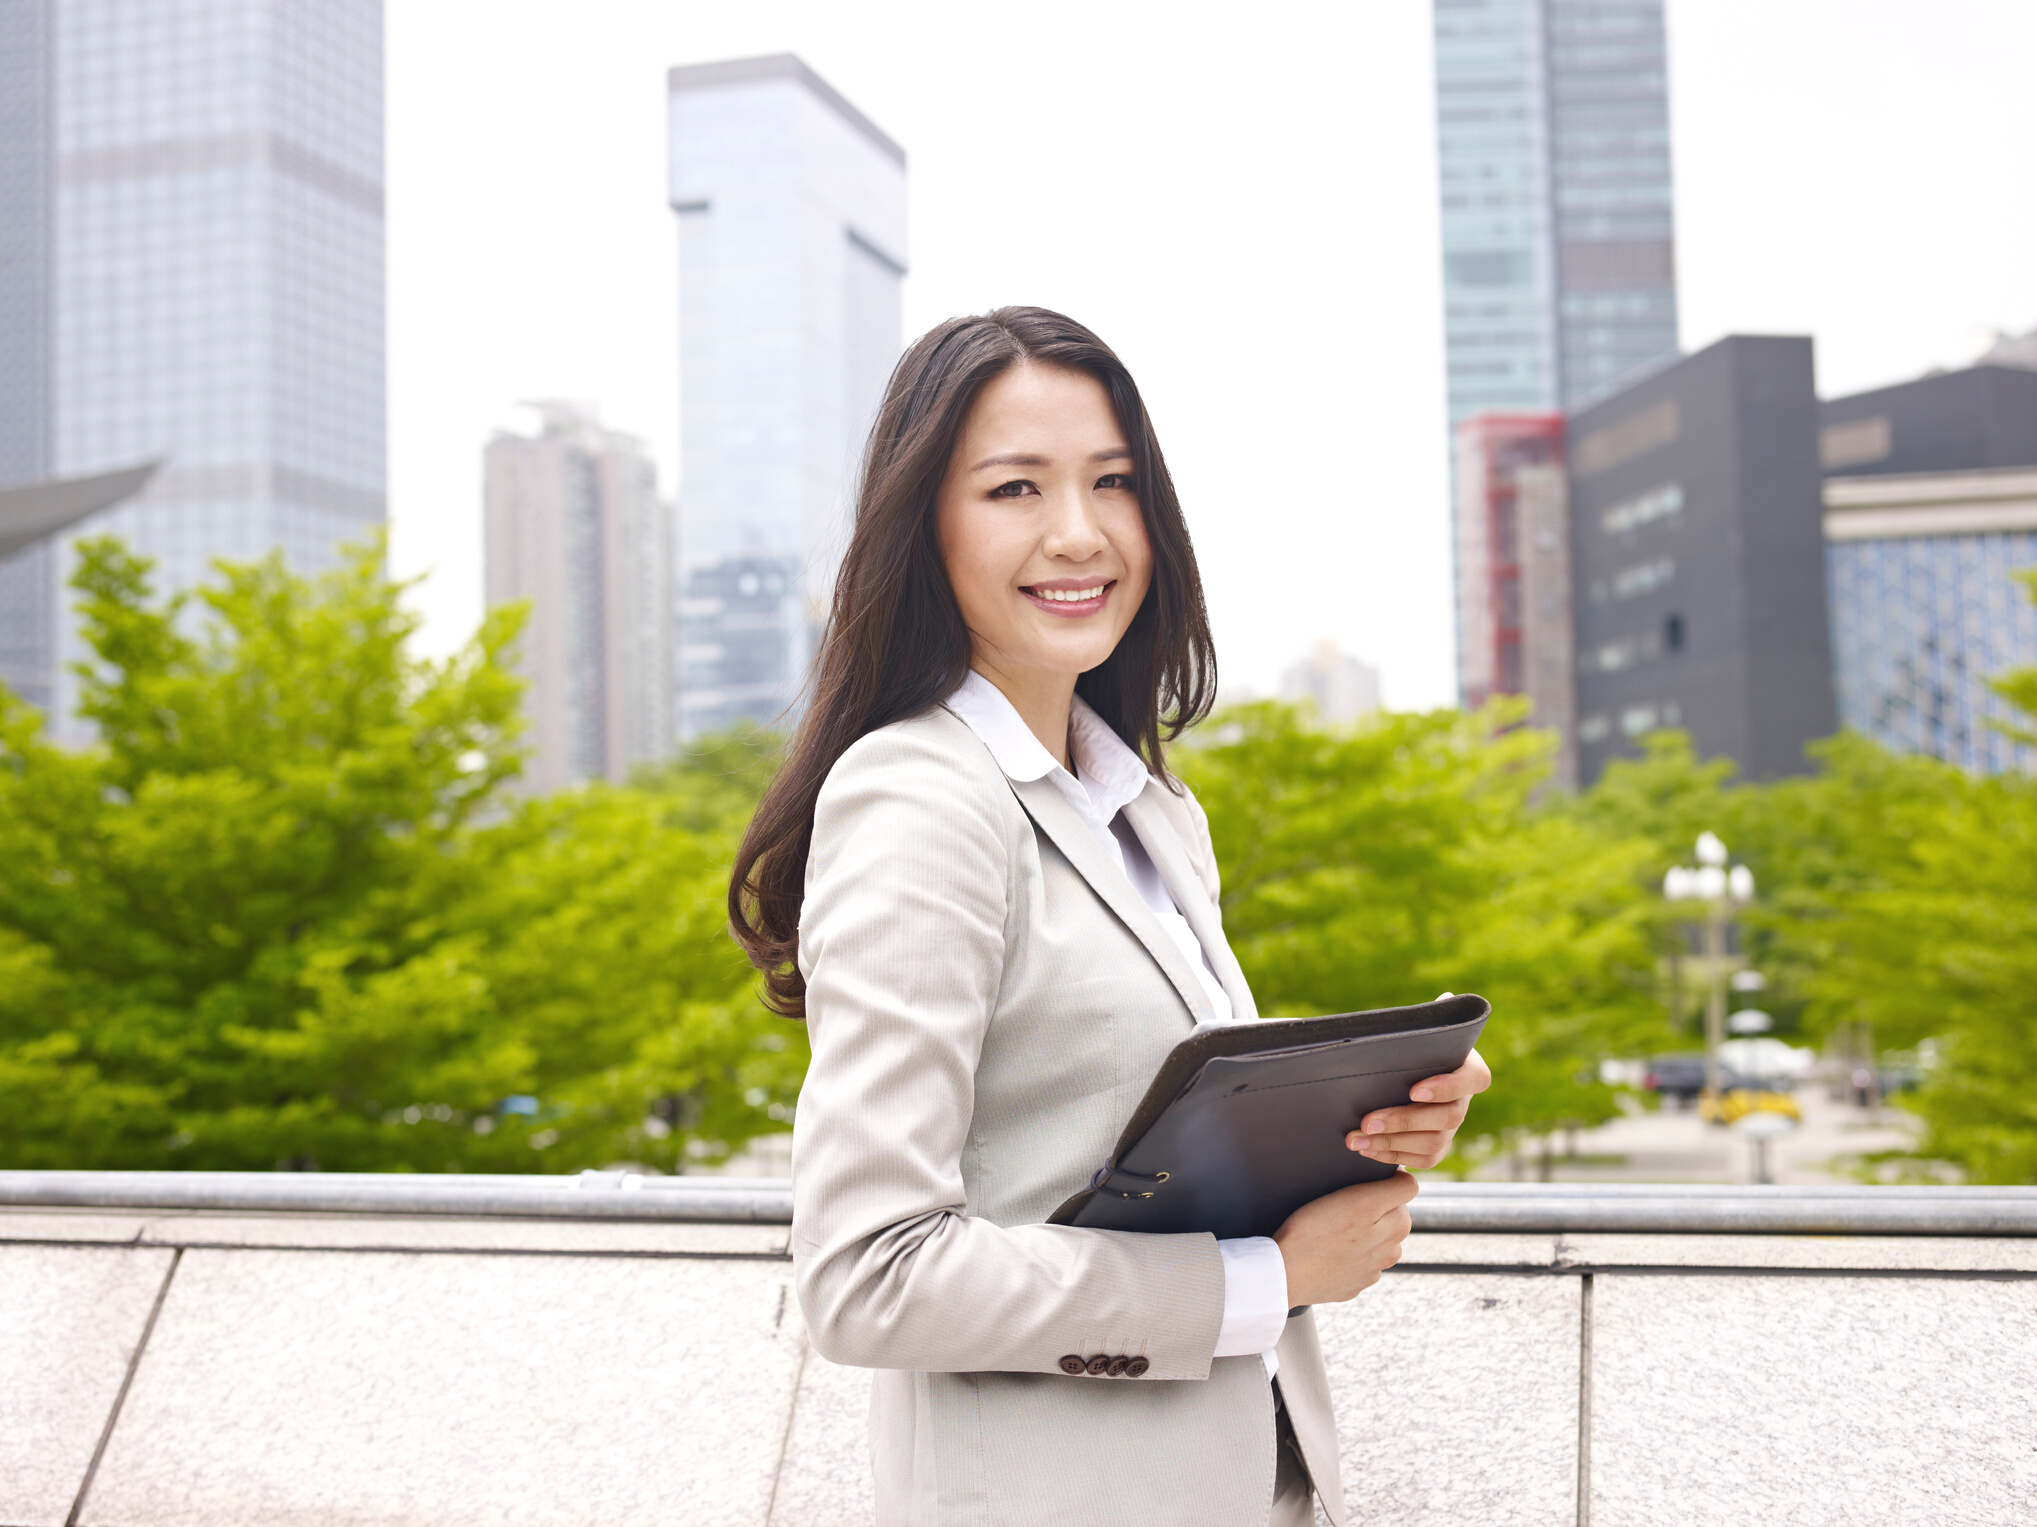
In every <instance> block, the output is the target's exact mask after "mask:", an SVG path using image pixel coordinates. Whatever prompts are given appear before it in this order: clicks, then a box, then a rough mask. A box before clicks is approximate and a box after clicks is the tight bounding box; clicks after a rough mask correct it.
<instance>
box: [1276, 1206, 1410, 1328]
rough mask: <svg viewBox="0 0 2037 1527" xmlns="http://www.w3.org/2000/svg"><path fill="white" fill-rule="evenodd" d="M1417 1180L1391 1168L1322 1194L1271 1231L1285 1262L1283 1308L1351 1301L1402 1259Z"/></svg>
mask: <svg viewBox="0 0 2037 1527" xmlns="http://www.w3.org/2000/svg"><path fill="white" fill-rule="evenodd" d="M1414 1196H1415V1180H1414V1178H1412V1177H1410V1176H1408V1174H1407V1173H1406V1172H1395V1173H1394V1174H1393V1175H1392V1176H1391V1177H1389V1178H1387V1179H1386V1180H1385V1181H1383V1182H1361V1183H1357V1184H1355V1185H1353V1186H1351V1187H1348V1188H1339V1189H1338V1190H1337V1191H1336V1192H1334V1193H1326V1194H1324V1195H1323V1196H1322V1197H1321V1198H1318V1199H1316V1200H1314V1201H1313V1202H1311V1203H1306V1204H1303V1205H1302V1206H1301V1207H1300V1208H1299V1209H1297V1210H1295V1211H1294V1213H1292V1214H1290V1215H1288V1217H1287V1223H1286V1224H1284V1225H1282V1226H1281V1227H1280V1228H1279V1229H1278V1230H1276V1231H1274V1232H1273V1240H1274V1244H1276V1245H1277V1246H1279V1247H1280V1257H1281V1260H1282V1261H1283V1262H1285V1263H1286V1264H1287V1307H1288V1308H1289V1309H1293V1308H1294V1307H1295V1306H1296V1305H1300V1304H1341V1303H1342V1302H1343V1301H1344V1300H1346V1299H1355V1298H1356V1297H1357V1296H1358V1295H1359V1294H1361V1293H1363V1292H1364V1291H1365V1290H1366V1289H1368V1288H1370V1287H1372V1285H1373V1284H1375V1283H1377V1282H1378V1281H1379V1275H1380V1274H1381V1273H1383V1272H1385V1271H1386V1270H1387V1268H1389V1267H1391V1266H1393V1264H1394V1263H1396V1262H1398V1261H1399V1260H1400V1243H1401V1242H1402V1241H1404V1240H1406V1239H1407V1234H1408V1226H1409V1220H1408V1211H1407V1206H1408V1200H1410V1199H1411V1198H1413V1197H1414Z"/></svg>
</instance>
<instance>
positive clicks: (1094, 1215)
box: [1048, 996, 1492, 1240]
mask: <svg viewBox="0 0 2037 1527" xmlns="http://www.w3.org/2000/svg"><path fill="white" fill-rule="evenodd" d="M1491 1012H1492V1005H1491V1004H1490V1003H1488V1002H1487V1001H1486V1000H1485V998H1483V997H1472V996H1465V997H1445V998H1443V999H1442V1000H1440V1001H1437V1002H1424V1003H1422V1004H1421V1005H1420V1006H1417V1007H1389V1008H1381V1009H1379V1010H1378V1011H1375V1012H1369V1013H1339V1014H1337V1015H1335V1016H1332V1017H1328V1018H1271V1019H1266V1020H1263V1021H1261V1022H1257V1023H1240V1024H1230V1025H1224V1026H1222V1027H1217V1028H1209V1029H1203V1030H1201V1031H1199V1032H1197V1033H1195V1034H1192V1035H1190V1036H1189V1037H1188V1038H1187V1039H1184V1040H1182V1041H1181V1043H1180V1044H1178V1045H1176V1046H1175V1047H1174V1048H1173V1050H1172V1051H1170V1052H1169V1054H1168V1056H1167V1059H1166V1060H1165V1061H1164V1062H1162V1064H1161V1066H1160V1070H1159V1073H1158V1074H1157V1075H1155V1076H1154V1078H1153V1081H1152V1085H1150V1086H1149V1087H1147V1089H1146V1095H1145V1097H1144V1098H1143V1099H1142V1100H1141V1101H1140V1103H1139V1106H1138V1108H1137V1109H1136V1110H1135V1111H1134V1112H1133V1114H1132V1117H1131V1121H1130V1122H1129V1123H1128V1124H1126V1125H1125V1127H1124V1132H1123V1133H1122V1134H1120V1135H1119V1136H1118V1143H1117V1149H1116V1150H1114V1151H1113V1152H1112V1153H1111V1159H1110V1160H1109V1161H1107V1162H1105V1163H1104V1165H1103V1167H1102V1168H1101V1169H1100V1170H1099V1171H1098V1172H1097V1173H1096V1175H1095V1176H1094V1177H1093V1178H1091V1180H1090V1185H1089V1187H1088V1189H1086V1190H1085V1191H1083V1192H1081V1193H1078V1194H1076V1195H1075V1196H1074V1197H1073V1198H1071V1199H1069V1200H1068V1202H1066V1203H1065V1204H1063V1205H1061V1207H1060V1208H1058V1209H1056V1210H1055V1211H1054V1213H1053V1216H1052V1217H1051V1218H1050V1219H1049V1221H1048V1223H1049V1224H1055V1225H1079V1226H1082V1227H1084V1228H1087V1229H1093V1230H1152V1231H1163V1232H1174V1233H1179V1232H1183V1231H1195V1230H1207V1231H1209V1232H1211V1233H1212V1234H1214V1235H1215V1236H1216V1237H1217V1238H1218V1239H1219V1240H1229V1239H1232V1238H1235V1237H1238V1236H1248V1235H1271V1234H1273V1232H1274V1231H1275V1230H1278V1229H1279V1228H1280V1226H1281V1223H1282V1221H1284V1220H1285V1219H1286V1218H1287V1216H1288V1215H1290V1214H1292V1213H1293V1212H1294V1211H1295V1210H1296V1209H1299V1208H1300V1207H1301V1206H1302V1205H1303V1204H1305V1203H1308V1202H1309V1201H1310V1200H1311V1199H1316V1198H1321V1197H1322V1196H1323V1195H1324V1194H1325V1193H1333V1192H1335V1191H1336V1190H1337V1189H1338V1188H1343V1187H1348V1186H1350V1185H1351V1184H1352V1183H1354V1182H1373V1181H1376V1180H1378V1179H1379V1178H1382V1177H1391V1176H1392V1175H1393V1173H1394V1171H1395V1170H1396V1169H1395V1168H1394V1167H1391V1166H1387V1165H1385V1164H1383V1163H1381V1162H1377V1161H1374V1160H1372V1159H1371V1158H1370V1157H1368V1156H1361V1155H1359V1154H1358V1153H1357V1152H1356V1151H1353V1150H1349V1149H1347V1148H1346V1147H1345V1145H1344V1136H1345V1135H1346V1134H1347V1133H1348V1132H1349V1131H1351V1130H1353V1129H1356V1128H1357V1127H1358V1121H1359V1120H1360V1119H1362V1118H1363V1117H1364V1116H1365V1115H1366V1114H1368V1113H1370V1112H1371V1111H1372V1110H1373V1109H1375V1108H1390V1107H1392V1106H1394V1105H1395V1104H1399V1103H1405V1102H1407V1101H1408V1089H1409V1088H1410V1087H1412V1086H1414V1084H1415V1083H1416V1082H1419V1081H1422V1080H1423V1079H1425V1078H1427V1077H1431V1076H1440V1075H1442V1074H1444V1073H1446V1072H1450V1071H1455V1070H1456V1069H1457V1068H1458V1067H1459V1066H1461V1065H1463V1064H1464V1058H1465V1057H1466V1056H1467V1055H1469V1054H1470V1053H1471V1047H1472V1045H1473V1044H1475V1043H1476V1042H1477V1040H1478V1034H1479V1030H1481V1029H1483V1028H1484V1027H1485V1020H1486V1017H1487V1016H1488V1015H1489V1014H1490V1013H1491Z"/></svg>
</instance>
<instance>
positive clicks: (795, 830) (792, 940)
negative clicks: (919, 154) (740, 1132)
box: [729, 307, 1217, 1018]
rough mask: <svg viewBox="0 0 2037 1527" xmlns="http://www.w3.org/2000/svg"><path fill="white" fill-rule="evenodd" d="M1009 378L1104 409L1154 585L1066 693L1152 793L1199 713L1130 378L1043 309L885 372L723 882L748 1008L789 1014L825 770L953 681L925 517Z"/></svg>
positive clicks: (1004, 319)
mask: <svg viewBox="0 0 2037 1527" xmlns="http://www.w3.org/2000/svg"><path fill="white" fill-rule="evenodd" d="M1020 361H1032V362H1035V363H1037V364H1039V365H1043V366H1060V367H1063V368H1065V369H1067V370H1070V371H1081V372H1086V373H1087V374H1088V375H1090V376H1093V377H1095V378H1096V379H1097V381H1099V382H1101V383H1102V384H1103V386H1104V390H1105V391H1106V392H1108V393H1109V394H1110V400H1111V406H1112V407H1113V408H1114V409H1115V410H1116V412H1117V418H1118V425H1119V427H1120V428H1122V429H1123V430H1124V432H1125V439H1126V441H1127V443H1128V444H1129V445H1130V446H1131V449H1132V472H1133V480H1134V481H1135V482H1136V483H1137V484H1138V495H1139V506H1140V509H1141V511H1142V512H1143V514H1144V517H1145V521H1146V537H1147V539H1148V541H1150V542H1151V544H1152V548H1153V581H1152V585H1151V587H1150V588H1149V589H1148V590H1147V593H1146V599H1145V602H1144V603H1143V604H1141V605H1140V606H1139V610H1138V613H1137V614H1135V615H1134V616H1133V617H1132V623H1131V625H1130V626H1129V627H1128V628H1127V629H1126V631H1125V634H1124V636H1123V637H1122V638H1121V639H1120V640H1119V642H1118V644H1117V647H1116V649H1115V650H1114V651H1113V652H1112V653H1111V655H1110V656H1109V657H1107V658H1106V659H1104V661H1103V662H1102V663H1100V664H1098V665H1097V666H1096V667H1095V668H1092V669H1090V670H1089V671H1088V672H1087V673H1085V674H1083V675H1081V676H1080V677H1079V678H1078V679H1077V680H1076V681H1075V692H1076V693H1077V694H1079V695H1081V696H1082V698H1083V699H1085V700H1087V701H1088V702H1089V703H1090V704H1091V705H1092V706H1094V707H1095V708H1096V712H1097V714H1098V715H1100V716H1102V717H1103V719H1104V720H1105V721H1106V722H1108V723H1109V724H1110V727H1111V729H1112V730H1113V731H1115V732H1116V733H1117V734H1118V736H1120V737H1122V738H1123V739H1124V741H1125V743H1126V745H1127V746H1128V747H1130V748H1131V749H1132V750H1133V751H1134V752H1136V753H1139V754H1140V755H1142V756H1143V757H1144V758H1145V760H1146V762H1147V764H1148V766H1149V767H1150V768H1152V770H1153V771H1154V772H1155V773H1156V774H1157V775H1158V776H1159V777H1160V778H1161V779H1163V780H1166V781H1167V782H1168V783H1170V784H1171V783H1172V782H1173V781H1172V776H1170V775H1169V774H1168V773H1167V763H1166V757H1165V753H1164V745H1165V744H1166V743H1167V742H1171V741H1172V740H1173V739H1174V738H1176V737H1177V736H1179V735H1180V734H1181V733H1182V731H1183V730H1185V729H1186V728H1188V727H1190V726H1193V725H1194V724H1195V723H1196V722H1198V721H1200V720H1201V719H1202V718H1203V717H1204V716H1206V715H1207V714H1209V708H1210V705H1211V703H1212V701H1213V700H1214V699H1215V695H1216V682H1217V680H1216V673H1217V668H1216V648H1215V646H1214V644H1213V643H1212V642H1211V641H1210V634H1209V616H1208V613H1207V612H1206V611H1205V609H1204V608H1203V600H1202V579H1201V577H1200V575H1198V573H1197V572H1196V567H1195V551H1194V549H1193V548H1192V547H1191V546H1190V544H1189V539H1188V526H1187V524H1186V523H1185V522H1184V521H1183V520H1182V517H1181V502H1180V500H1179V499H1177V498H1176V497H1175V496H1174V482H1173V479H1171V478H1170V477H1169V476H1168V475H1167V463H1166V461H1165V460H1164V459H1163V458H1162V457H1161V455H1160V442H1159V441H1158V440H1157V439H1155V438H1154V435H1153V426H1152V424H1151V422H1150V421H1149V420H1148V419H1147V417H1146V406H1145V404H1144V403H1143V402H1142V401H1141V400H1140V397H1139V389H1138V387H1137V386H1136V385H1135V384H1134V383H1133V381H1132V376H1131V373H1130V372H1128V371H1127V370H1125V366H1124V362H1122V361H1120V360H1119V359H1118V358H1117V356H1116V355H1115V354H1113V353H1112V352H1111V349H1110V347H1109V346H1108V345H1106V344H1105V343H1104V342H1103V341H1102V340H1100V339H1098V338H1097V337H1096V336H1095V335H1094V334H1092V333H1090V332H1089V330H1087V329H1085V328H1083V327H1082V325H1081V324H1079V323H1076V322H1075V321H1074V320H1073V319H1071V318H1064V317H1062V316H1061V315H1060V314H1059V313H1050V312H1048V311H1047V310H1046V309H1045V308H1029V307H1008V308H999V309H997V310H996V311H995V312H993V313H984V314H982V315H980V316H972V317H968V318H950V319H949V320H948V321H947V322H946V323H943V324H941V325H939V326H938V327H937V328H934V329H931V330H929V331H928V332H927V333H926V334H924V335H922V336H921V337H920V338H919V340H918V341H917V342H916V343H915V344H914V345H913V347H912V348H911V349H909V350H907V351H906V352H905V355H904V356H903V357H902V358H901V359H900V360H899V362H898V366H897V368H896V369H895V370H894V371H893V372H892V373H891V383H890V385H889V386H888V387H887V388H886V389H885V393H884V405H883V407H882V408H880V409H879V410H878V413H877V422H876V424H875V425H874V426H873V427H872V429H871V431H870V444H869V447H868V449H867V450H866V451H865V452H864V456H863V479H862V488H861V491H860V493H859V494H858V496H857V501H856V525H855V530H854V532H853V533H852V535H851V536H850V539H849V549H848V552H847V554H846V555H845V556H844V557H843V559H842V568H841V573H840V576H839V577H837V578H836V580H835V597H834V607H833V609H832V610H831V611H830V612H829V614H828V626H827V633H826V635H825V636H823V637H822V639H821V645H820V652H819V654H818V656H817V657H816V659H815V663H814V673H813V681H812V682H813V688H812V695H811V700H810V703H809V705H808V706H807V710H806V716H805V719H804V720H803V721H802V722H801V723H800V726H799V731H798V733H797V735H796V736H795V737H794V738H793V740H792V746H791V749H790V751H789V752H788V754H787V756H786V760H785V766H784V767H783V768H782V769H780V770H779V772H778V776H777V778H776V779H775V780H773V782H772V784H771V788H770V789H769V790H767V791H766V792H765V793H764V799H763V801H762V802H761V803H760V804H759V805H758V807H757V814H756V815H755V816H754V817H752V818H751V819H750V827H749V831H747V832H746V833H744V834H743V844H742V847H741V848H740V849H739V850H738V851H737V853H736V863H735V874H734V877H733V878H732V879H731V881H730V883H729V924H730V927H731V929H732V931H733V932H734V934H735V937H736V942H737V943H739V944H741V945H742V946H743V949H744V952H745V953H747V954H748V955H749V957H750V961H751V963H752V964H754V965H755V966H756V967H757V968H758V969H759V970H761V971H763V972H764V984H765V987H766V989H767V995H766V998H765V1000H766V1001H767V1002H768V1003H769V1004H770V1006H771V1007H772V1008H773V1009H775V1010H776V1011H777V1012H780V1013H782V1014H784V1015H785V1016H786V1017H788V1018H800V1017H804V1016H805V1013H806V981H805V978H804V977H802V976H801V975H800V973H799V965H798V958H797V957H798V952H799V912H800V905H801V903H802V902H803V901H804V900H805V894H806V855H807V849H808V846H809V845H810V843H811V842H812V839H813V807H814V802H815V801H816V800H817V799H818V798H819V796H820V789H821V785H822V783H823V782H824V781H825V780H826V779H827V777H828V771H829V770H830V769H832V768H834V766H835V762H836V760H837V759H839V758H840V757H841V756H842V754H844V753H846V752H847V751H848V750H849V748H850V747H851V746H852V745H853V744H854V743H855V742H856V741H857V739H858V738H861V737H863V736H865V735H867V734H868V733H870V732H874V731H876V730H877V729H878V728H879V727H881V726H888V725H890V724H891V723H892V722H894V721H900V720H903V719H905V718H906V717H908V716H917V715H919V714H920V713H921V712H923V711H926V710H928V709H930V708H932V707H933V706H935V705H937V704H939V703H940V701H942V700H943V699H945V698H947V696H948V695H949V693H950V692H952V691H953V690H954V688H955V686H956V685H958V684H960V683H961V682H962V679H963V676H964V675H965V674H966V673H967V672H968V671H969V655H970V644H969V630H968V628H967V627H966V626H965V625H964V624H963V623H962V611H961V607H960V606H959V605H957V604H956V603H955V594H954V590H953V589H951V588H950V587H949V585H948V572H947V565H946V563H945V561H944V560H943V558H942V556H941V547H940V541H939V536H938V530H937V527H936V522H935V511H936V506H937V503H938V499H939V495H940V489H941V482H942V479H943V478H944V477H945V476H946V475H947V470H948V461H949V458H950V457H951V456H953V454H954V451H955V441H956V437H957V436H959V435H960V434H961V432H962V425H963V421H964V420H965V419H967V418H968V415H969V406H970V404H972V403H973V402H974V401H975V400H976V394H977V392H978V391H979V390H980V389H981V388H982V386H983V384H984V383H985V382H988V381H989V380H990V379H991V378H992V377H994V376H996V375H998V374H999V373H1000V372H1002V371H1004V370H1006V369H1007V368H1008V367H1010V366H1013V365H1015V364H1017V363H1018V362H1020Z"/></svg>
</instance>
